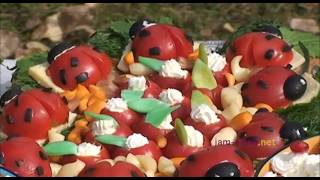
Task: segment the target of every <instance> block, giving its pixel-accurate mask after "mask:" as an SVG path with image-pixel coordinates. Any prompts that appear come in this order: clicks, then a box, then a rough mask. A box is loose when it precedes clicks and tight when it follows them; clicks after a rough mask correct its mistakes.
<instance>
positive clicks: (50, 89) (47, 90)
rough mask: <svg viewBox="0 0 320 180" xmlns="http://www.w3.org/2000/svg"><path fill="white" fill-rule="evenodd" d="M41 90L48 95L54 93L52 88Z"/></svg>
mask: <svg viewBox="0 0 320 180" xmlns="http://www.w3.org/2000/svg"><path fill="white" fill-rule="evenodd" d="M41 90H42V91H43V92H46V93H51V92H52V88H42V89H41Z"/></svg>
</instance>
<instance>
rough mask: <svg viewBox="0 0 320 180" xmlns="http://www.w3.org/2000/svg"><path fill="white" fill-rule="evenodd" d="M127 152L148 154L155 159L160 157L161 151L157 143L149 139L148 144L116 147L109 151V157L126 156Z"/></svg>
mask: <svg viewBox="0 0 320 180" xmlns="http://www.w3.org/2000/svg"><path fill="white" fill-rule="evenodd" d="M129 153H131V154H133V155H149V156H151V157H152V158H153V159H155V160H157V161H158V159H159V158H160V157H161V155H162V152H161V150H160V148H159V147H158V145H157V144H156V143H154V142H153V141H149V143H148V144H146V145H144V146H141V147H138V148H132V149H126V148H120V147H116V148H114V149H113V151H112V152H111V157H112V158H116V157H117V156H127V155H128V154H129Z"/></svg>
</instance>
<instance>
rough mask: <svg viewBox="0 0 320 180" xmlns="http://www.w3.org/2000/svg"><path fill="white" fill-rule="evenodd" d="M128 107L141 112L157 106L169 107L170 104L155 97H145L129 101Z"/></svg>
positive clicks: (146, 111) (149, 110)
mask: <svg viewBox="0 0 320 180" xmlns="http://www.w3.org/2000/svg"><path fill="white" fill-rule="evenodd" d="M128 107H129V108H130V109H132V110H134V111H137V112H139V113H148V112H151V111H152V110H154V109H157V108H162V107H169V105H168V104H166V103H164V102H162V101H160V100H158V99H155V98H144V99H139V100H136V101H130V102H128Z"/></svg>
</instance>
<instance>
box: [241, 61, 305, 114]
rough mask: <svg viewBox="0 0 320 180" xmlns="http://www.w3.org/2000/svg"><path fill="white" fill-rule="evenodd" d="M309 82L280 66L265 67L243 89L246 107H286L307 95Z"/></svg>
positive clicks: (242, 93)
mask: <svg viewBox="0 0 320 180" xmlns="http://www.w3.org/2000/svg"><path fill="white" fill-rule="evenodd" d="M306 88H307V81H306V80H305V79H304V78H303V77H302V76H300V75H298V74H296V73H295V72H294V71H292V70H290V69H288V68H285V67H280V66H269V67H265V68H264V69H262V70H261V71H259V72H257V73H256V74H254V75H253V76H251V77H250V78H249V80H248V81H247V82H246V83H245V84H243V86H242V88H241V95H242V97H243V103H244V105H245V106H247V107H249V106H255V105H256V104H258V103H265V104H268V105H270V106H272V107H273V108H274V109H276V108H279V107H286V106H287V105H289V104H290V103H291V101H294V100H297V99H299V98H300V97H301V96H303V94H304V93H305V91H306Z"/></svg>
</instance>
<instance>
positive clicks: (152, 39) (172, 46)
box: [132, 24, 193, 61]
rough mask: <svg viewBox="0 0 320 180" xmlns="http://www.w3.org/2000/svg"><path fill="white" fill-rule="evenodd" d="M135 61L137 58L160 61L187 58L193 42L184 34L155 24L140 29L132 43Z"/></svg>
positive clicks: (179, 30) (172, 27)
mask: <svg viewBox="0 0 320 180" xmlns="http://www.w3.org/2000/svg"><path fill="white" fill-rule="evenodd" d="M132 49H133V53H134V57H135V60H136V61H137V59H138V57H139V56H143V57H152V58H157V59H160V60H164V61H165V60H170V59H172V58H174V59H176V58H178V57H188V55H189V54H190V53H192V52H193V42H192V40H190V38H188V36H186V35H185V34H184V32H183V31H182V30H181V29H179V28H176V27H174V26H171V25H165V24H156V25H152V26H149V27H146V28H144V29H142V30H141V31H140V32H139V33H137V35H136V36H135V38H134V39H133V41H132Z"/></svg>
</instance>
